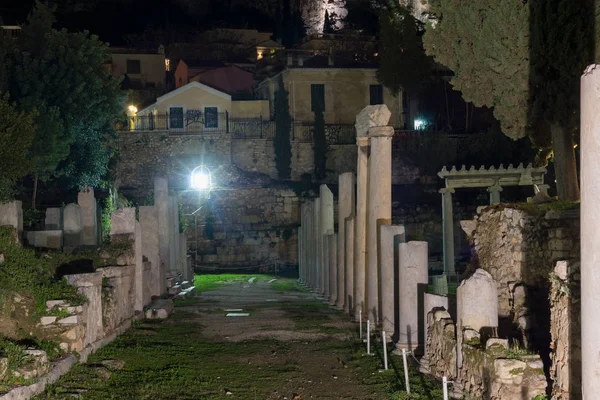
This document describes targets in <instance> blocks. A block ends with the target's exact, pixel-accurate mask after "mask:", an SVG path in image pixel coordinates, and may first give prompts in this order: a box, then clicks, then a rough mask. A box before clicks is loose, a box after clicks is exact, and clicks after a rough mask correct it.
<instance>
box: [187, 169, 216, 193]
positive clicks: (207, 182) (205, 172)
mask: <svg viewBox="0 0 600 400" xmlns="http://www.w3.org/2000/svg"><path fill="white" fill-rule="evenodd" d="M211 184H212V182H211V176H210V171H209V169H208V168H206V167H205V166H203V165H200V166H198V167H196V168H194V170H193V171H192V173H191V175H190V187H191V188H192V189H195V190H207V189H210V187H211Z"/></svg>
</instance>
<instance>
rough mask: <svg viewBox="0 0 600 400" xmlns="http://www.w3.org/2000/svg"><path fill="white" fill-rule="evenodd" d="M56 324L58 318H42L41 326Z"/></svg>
mask: <svg viewBox="0 0 600 400" xmlns="http://www.w3.org/2000/svg"><path fill="white" fill-rule="evenodd" d="M55 322H56V317H48V316H46V317H42V318H40V324H42V325H50V324H53V323H55Z"/></svg>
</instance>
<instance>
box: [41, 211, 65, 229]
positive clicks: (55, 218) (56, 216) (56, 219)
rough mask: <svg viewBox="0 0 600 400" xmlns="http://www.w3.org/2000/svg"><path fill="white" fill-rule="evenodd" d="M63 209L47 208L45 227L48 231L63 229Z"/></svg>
mask: <svg viewBox="0 0 600 400" xmlns="http://www.w3.org/2000/svg"><path fill="white" fill-rule="evenodd" d="M62 219H63V217H62V209H60V208H58V207H51V208H47V209H46V220H45V224H44V225H45V227H46V230H47V231H62V229H63V224H62Z"/></svg>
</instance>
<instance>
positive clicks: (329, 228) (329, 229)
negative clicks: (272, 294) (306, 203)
mask: <svg viewBox="0 0 600 400" xmlns="http://www.w3.org/2000/svg"><path fill="white" fill-rule="evenodd" d="M319 193H320V196H319V203H320V205H319V229H318V235H319V236H318V237H319V238H320V239H319V240H320V245H319V249H320V250H319V254H320V259H319V267H320V271H319V272H320V279H319V287H320V289H321V293H322V294H323V295H324V296H325V297H326V298H327V299H329V289H330V288H329V272H328V271H329V268H328V266H329V262H328V261H327V260H328V259H327V258H326V256H328V254H329V253H326V252H325V249H326V247H327V245H326V243H325V240H326V239H325V235H327V234H330V233H333V226H334V209H333V193H332V192H331V190H329V188H328V187H327V185H321V186H320V188H319Z"/></svg>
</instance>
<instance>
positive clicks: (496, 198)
mask: <svg viewBox="0 0 600 400" xmlns="http://www.w3.org/2000/svg"><path fill="white" fill-rule="evenodd" d="M501 191H502V186H500V185H494V186H490V187H489V188H488V192H489V194H490V205H492V204H498V203H500V192H501Z"/></svg>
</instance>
